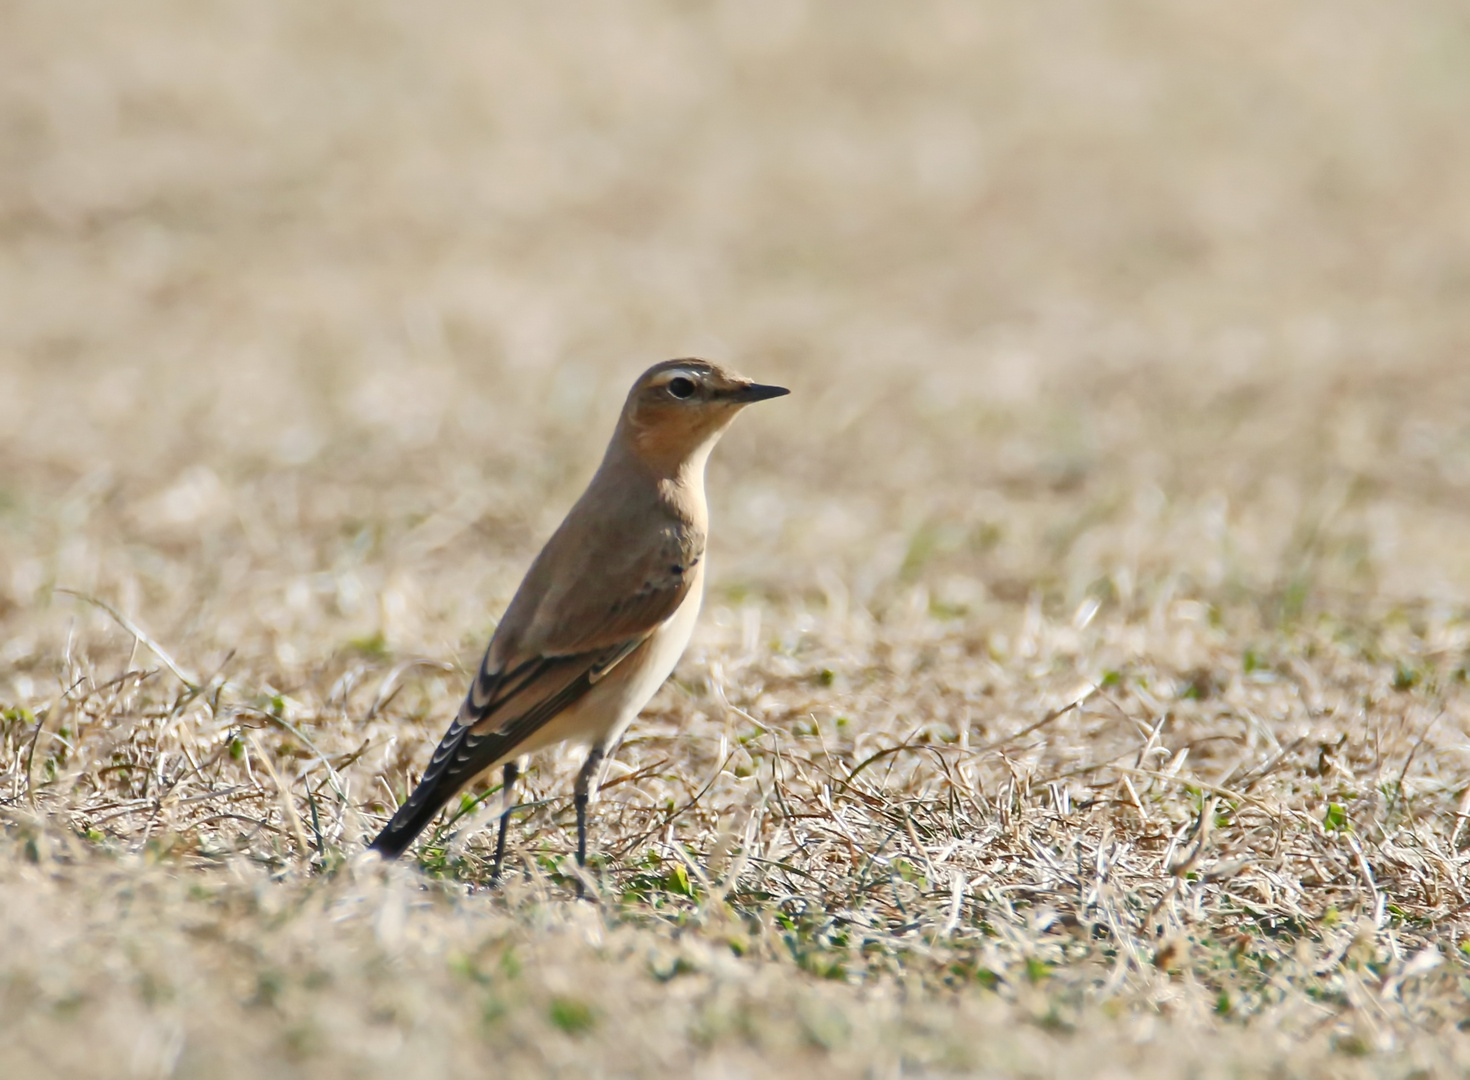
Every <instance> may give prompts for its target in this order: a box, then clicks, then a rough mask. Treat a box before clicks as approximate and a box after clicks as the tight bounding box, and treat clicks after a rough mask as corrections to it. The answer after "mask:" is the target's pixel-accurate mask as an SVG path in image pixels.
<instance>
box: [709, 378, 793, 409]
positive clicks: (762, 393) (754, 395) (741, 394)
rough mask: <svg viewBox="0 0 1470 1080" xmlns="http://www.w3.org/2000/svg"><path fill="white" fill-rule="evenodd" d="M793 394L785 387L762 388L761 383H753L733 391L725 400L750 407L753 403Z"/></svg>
mask: <svg viewBox="0 0 1470 1080" xmlns="http://www.w3.org/2000/svg"><path fill="white" fill-rule="evenodd" d="M789 393H791V391H790V390H788V389H786V387H784V386H762V385H761V384H760V383H751V384H750V385H749V386H742V387H741V388H740V389H738V390H732V391H730V393H729V394H727V395H726V396H725V400H727V401H734V402H738V403H739V404H741V405H749V404H750V403H751V402H752V401H765V400H766V399H767V398H773V397H785V396H786V395H787V394H789Z"/></svg>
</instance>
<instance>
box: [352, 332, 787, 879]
mask: <svg viewBox="0 0 1470 1080" xmlns="http://www.w3.org/2000/svg"><path fill="white" fill-rule="evenodd" d="M788 392H789V391H787V390H786V389H784V388H783V387H780V386H762V385H760V384H759V383H753V382H751V381H750V380H749V379H747V378H745V377H743V376H741V375H737V374H736V373H735V372H733V371H731V370H729V369H728V368H724V367H721V366H719V365H718V364H712V363H710V362H709V361H706V360H669V361H666V362H664V363H662V364H655V365H654V366H653V367H651V368H649V369H648V370H647V371H645V372H644V373H643V374H642V375H641V376H640V377H639V378H638V381H637V382H635V383H634V384H633V389H632V391H630V392H629V394H628V400H627V401H626V402H625V403H624V405H623V413H622V416H621V417H620V418H619V420H618V426H617V429H616V430H615V431H614V432H613V437H612V442H611V443H609V444H608V448H607V453H606V454H605V455H604V457H603V459H602V465H601V466H600V467H599V468H598V470H597V473H596V475H594V476H593V477H592V482H591V483H590V484H588V485H587V490H586V491H585V492H583V493H582V497H581V498H580V499H578V500H577V502H576V505H574V506H573V507H572V509H571V512H570V513H568V514H567V516H566V520H565V521H563V522H562V523H561V526H560V527H559V528H558V529H557V530H556V532H555V533H553V534H552V536H551V539H550V540H548V541H547V542H546V546H545V547H544V548H542V549H541V554H540V555H538V556H536V560H535V561H534V562H533V563H532V564H531V568H530V569H529V570H528V571H526V576H525V579H524V580H523V581H522V582H521V585H520V588H519V589H517V590H516V594H515V597H514V598H513V599H512V600H511V602H510V607H508V608H506V611H505V616H504V617H503V618H502V619H501V620H500V625H499V626H497V627H496V628H495V633H494V635H493V636H492V637H491V639H490V647H489V648H488V649H487V650H486V652H485V659H484V661H483V662H482V663H481V664H480V671H479V674H478V675H476V677H475V680H474V682H473V683H472V684H471V685H470V690H469V694H468V695H467V696H466V697H465V701H464V704H463V705H462V706H460V710H459V715H458V716H457V717H456V718H455V721H454V723H453V724H451V725H450V727H449V730H448V731H447V732H446V733H445V735H444V738H443V739H442V740H441V741H440V743H439V748H438V749H437V750H435V751H434V756H433V758H432V759H431V760H430V761H429V766H428V768H427V769H426V770H425V771H424V777H423V779H422V780H420V781H419V785H418V787H417V788H415V789H414V792H413V794H412V795H410V796H409V797H408V801H407V802H405V803H404V804H403V805H402V806H400V807H399V808H398V812H397V813H395V814H394V815H393V819H392V820H391V821H389V822H388V825H387V827H386V828H385V829H384V830H383V831H382V832H381V833H380V834H378V838H377V839H376V840H374V841H373V843H372V849H373V850H374V851H377V852H379V853H381V854H382V855H383V857H384V858H389V859H393V858H397V857H398V856H399V855H401V854H402V853H403V851H404V849H405V848H407V847H408V845H409V844H411V843H412V842H413V839H414V837H416V836H417V835H418V834H419V833H420V832H421V831H422V830H423V828H424V826H426V825H427V824H428V823H429V822H430V821H431V820H432V819H433V817H434V815H435V814H437V813H438V812H439V810H440V808H442V807H443V806H444V804H445V803H447V802H448V801H449V800H450V799H452V798H453V797H454V796H455V794H456V793H458V792H459V791H460V789H462V788H463V787H464V786H465V785H466V784H468V783H470V781H472V780H474V779H475V777H477V776H479V775H480V774H481V773H483V772H484V771H485V770H487V769H491V768H494V767H495V766H496V765H501V764H503V765H504V766H505V773H504V776H505V783H504V788H503V799H504V810H503V811H502V813H501V817H500V832H499V836H498V837H497V839H496V843H495V875H496V876H497V877H498V876H499V873H500V865H501V861H502V860H503V858H504V856H505V833H506V827H507V825H508V823H509V820H510V811H511V802H510V792H511V789H512V787H513V786H514V784H515V781H516V777H517V775H518V774H519V772H520V768H519V766H520V762H521V761H522V760H523V759H524V757H525V755H527V754H530V753H531V752H532V751H534V750H539V749H541V748H542V747H546V746H551V745H552V744H554V743H559V742H562V741H563V740H568V739H570V740H575V741H578V742H585V743H588V744H590V746H591V750H590V752H589V753H588V754H587V760H586V763H585V764H583V766H582V770H581V772H580V773H578V774H577V786H576V794H575V803H576V807H577V862H578V864H579V865H580V864H582V863H584V862H585V861H586V857H587V799H588V793H589V792H590V791H595V790H596V788H597V787H598V785H599V784H600V783H601V774H602V766H603V761H604V758H605V756H606V755H607V754H608V753H610V752H612V751H613V750H615V749H616V748H617V744H618V741H619V740H620V739H621V738H622V736H623V732H624V731H626V730H627V728H628V725H629V724H631V723H632V722H633V720H634V718H636V717H637V715H638V713H639V711H640V710H641V709H642V708H643V706H644V705H646V704H647V703H648V699H649V698H651V697H653V695H654V692H655V691H656V690H658V688H659V687H660V686H661V685H663V681H664V680H665V679H666V678H668V676H669V673H670V672H672V671H673V670H674V665H675V664H676V663H677V662H678V660H679V657H680V655H682V654H683V652H684V648H685V646H686V645H688V644H689V638H690V635H691V634H692V633H693V632H694V620H695V617H696V616H697V615H698V614H699V604H700V600H701V598H702V597H703V594H704V540H705V530H706V528H707V527H708V522H709V511H708V508H707V506H706V504H705V498H704V466H705V462H706V461H707V460H708V459H709V453H710V450H711V449H712V448H713V447H714V445H715V443H716V442H717V441H718V440H719V438H720V436H721V435H722V434H723V433H724V431H725V428H726V427H728V426H729V424H730V421H731V420H733V419H734V418H735V414H736V413H738V412H739V411H740V410H741V409H742V408H744V407H745V406H746V405H749V404H750V403H751V402H753V401H763V400H765V399H766V398H773V397H780V396H781V395H782V394H786V393H788Z"/></svg>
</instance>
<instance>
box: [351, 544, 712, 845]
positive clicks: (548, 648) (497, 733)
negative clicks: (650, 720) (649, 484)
mask: <svg viewBox="0 0 1470 1080" xmlns="http://www.w3.org/2000/svg"><path fill="white" fill-rule="evenodd" d="M550 547H551V545H548V549H549V548H550ZM657 548H658V550H656V551H654V552H653V553H652V554H651V555H650V556H647V557H645V561H646V564H647V572H646V573H645V574H644V575H643V584H642V585H641V586H640V587H638V588H636V589H634V590H633V591H632V592H631V593H627V592H624V593H623V594H622V596H621V597H620V598H619V599H617V600H615V601H613V602H611V603H603V604H601V605H600V606H599V605H597V604H596V603H595V601H593V600H591V598H592V597H595V596H597V595H601V596H604V597H606V596H607V595H609V594H610V593H612V594H615V590H612V589H609V588H607V587H606V585H604V584H603V583H601V582H586V581H582V582H577V583H576V584H579V585H581V586H582V590H581V591H580V592H579V593H576V594H568V593H566V592H562V593H561V594H560V595H561V597H563V598H565V599H562V601H561V603H559V604H556V605H555V606H556V607H557V609H558V610H559V612H560V613H561V618H558V619H557V621H556V624H555V625H554V626H550V627H548V628H547V629H548V630H549V631H551V632H538V623H539V622H540V620H539V618H533V619H532V620H530V625H529V627H528V631H529V632H528V633H525V634H518V635H516V637H519V638H521V639H522V640H524V639H525V638H530V639H531V640H537V639H539V640H540V642H541V644H542V648H541V650H540V651H538V652H537V653H536V654H534V655H530V656H527V655H524V654H523V653H522V652H521V650H520V649H519V648H516V646H518V645H520V644H521V642H520V641H512V640H508V639H509V638H510V633H509V630H510V628H511V627H514V626H516V625H517V624H519V625H525V623H523V622H521V621H520V620H519V619H514V618H513V616H514V615H515V614H516V612H517V606H518V605H520V604H522V603H523V600H524V594H525V593H526V591H527V588H528V587H533V586H534V585H535V584H536V578H537V574H536V570H537V567H536V566H535V565H533V566H532V569H531V572H529V573H528V574H527V575H526V581H525V582H524V583H523V584H522V587H521V592H520V593H518V594H517V596H516V598H515V600H514V601H512V604H511V607H510V609H508V610H507V612H506V617H505V618H504V619H502V620H501V629H500V630H497V632H496V635H495V637H494V638H492V639H491V642H490V647H489V648H488V649H486V651H485V658H484V660H483V661H481V664H480V670H479V672H478V673H477V674H476V676H475V680H474V682H473V683H472V684H471V686H470V690H469V693H468V694H467V695H466V696H465V700H464V704H463V705H462V706H461V707H460V711H459V715H458V716H457V717H456V718H455V720H454V723H453V724H451V725H450V727H449V730H448V731H447V732H445V733H444V738H443V739H441V740H440V742H439V746H438V748H437V749H436V750H435V751H434V756H433V758H432V759H431V760H430V762H429V766H428V768H427V769H426V770H425V771H424V777H423V779H422V780H420V781H419V784H418V786H417V787H416V788H415V789H414V791H413V794H412V795H410V796H409V798H408V800H407V801H406V802H405V803H404V804H403V805H402V806H400V807H399V808H398V811H397V813H395V814H394V815H393V819H392V820H391V821H389V823H388V825H387V827H386V828H384V830H383V831H382V833H381V834H380V835H379V836H378V838H377V839H376V840H374V841H373V844H372V847H373V848H374V849H375V850H377V851H379V852H381V853H382V854H383V855H385V856H386V857H388V858H394V857H396V856H398V855H399V854H401V853H402V852H403V851H404V849H406V848H407V847H408V845H409V844H411V843H412V842H413V839H414V837H416V836H417V835H418V834H419V833H420V832H421V831H422V830H423V828H424V827H425V826H426V825H427V824H428V823H429V822H430V821H431V820H432V819H433V817H434V815H435V814H437V813H438V812H439V810H440V808H442V807H443V806H444V804H445V803H447V802H448V801H449V800H450V799H451V798H453V797H454V795H455V794H456V793H457V792H458V791H459V790H460V789H461V788H463V787H464V786H465V785H466V784H468V783H469V782H470V781H471V780H473V779H474V778H475V777H476V776H478V775H479V774H480V773H481V772H483V771H484V770H485V769H487V768H489V767H490V766H491V765H493V764H495V763H496V762H497V761H503V760H505V759H506V758H508V757H510V756H511V755H512V754H513V753H514V752H515V748H516V747H517V746H518V745H520V744H521V743H523V742H525V740H526V739H527V738H529V737H530V736H531V735H532V734H533V733H535V732H536V731H537V730H538V729H539V728H540V727H541V726H542V725H544V724H546V723H547V722H548V721H550V720H551V719H552V718H553V717H555V716H556V715H557V714H558V713H560V712H562V711H563V710H564V709H566V708H567V707H568V706H570V705H572V704H573V703H574V702H576V701H577V700H578V699H579V698H581V697H582V696H583V695H584V694H586V693H587V692H588V691H589V690H591V689H592V687H593V686H594V685H595V684H596V683H597V682H598V680H600V679H601V678H602V677H603V676H605V675H606V674H607V673H608V672H609V671H611V670H612V669H613V668H614V667H616V666H617V665H618V664H619V663H620V662H622V660H623V659H625V658H626V657H627V656H628V655H629V654H630V653H632V652H633V651H634V650H635V649H637V648H638V647H639V646H640V645H642V644H643V642H644V641H646V640H647V639H648V637H649V635H650V634H652V633H653V631H654V630H656V629H658V627H659V626H660V624H662V623H663V622H664V620H666V619H668V618H669V616H671V615H672V614H673V613H674V612H675V611H677V610H678V608H679V605H680V604H682V603H683V602H684V599H685V598H686V597H687V596H688V595H689V589H690V588H691V586H692V583H693V581H694V579H695V577H696V567H697V565H698V558H699V556H698V555H694V556H693V557H692V558H691V557H689V556H684V555H681V554H680V553H679V552H678V550H677V549H674V550H673V551H670V550H668V549H666V548H664V547H663V545H657ZM545 555H546V552H543V553H542V558H544V557H545ZM675 557H679V558H682V559H683V561H682V562H674V561H672V560H673V558H675ZM541 561H542V560H541V559H538V560H537V562H538V563H540V562H541ZM619 569H621V568H619ZM579 576H580V575H579ZM619 576H620V577H621V576H622V575H619ZM624 580H626V578H624ZM634 580H636V579H634ZM582 597H588V598H589V600H588V601H581V598H582ZM556 599H557V597H554V596H549V595H544V596H543V597H542V598H541V600H542V602H541V604H538V605H537V609H538V610H537V612H536V614H537V616H538V617H539V615H540V610H544V607H545V605H546V604H547V603H548V602H549V601H554V600H556ZM579 601H581V602H579ZM502 631H506V632H505V633H502ZM507 654H510V655H512V656H513V657H514V659H513V660H512V661H510V662H506V661H505V660H503V659H501V658H502V657H505V656H506V655H507Z"/></svg>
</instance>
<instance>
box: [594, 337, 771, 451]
mask: <svg viewBox="0 0 1470 1080" xmlns="http://www.w3.org/2000/svg"><path fill="white" fill-rule="evenodd" d="M790 392H791V391H789V390H787V389H786V388H785V387H782V386H764V385H762V384H760V383H757V382H752V381H751V380H750V379H747V378H746V377H745V376H744V375H739V374H737V373H735V372H734V371H731V370H730V369H729V368H727V367H723V366H721V365H719V364H715V363H711V362H710V361H708V360H695V359H686V360H665V361H664V362H663V363H661V364H655V365H654V366H653V367H651V368H649V369H648V370H647V371H645V372H644V373H643V374H642V375H640V376H639V377H638V381H637V382H635V383H634V384H633V389H632V390H631V391H630V392H629V393H628V400H627V402H626V403H625V404H624V405H623V416H622V420H621V421H620V424H619V426H620V428H621V429H622V431H621V434H622V435H623V437H624V438H625V439H626V440H627V441H628V443H629V444H630V448H631V449H632V450H633V452H634V453H635V454H636V455H637V456H638V458H639V459H640V460H642V461H643V462H644V463H645V464H647V465H649V466H650V467H652V468H654V469H655V470H656V471H658V472H660V473H663V474H669V475H671V474H673V473H674V472H677V471H678V470H679V469H681V468H683V467H686V466H688V465H697V466H700V467H702V466H703V464H704V460H703V459H704V455H707V454H708V453H709V450H710V447H712V446H713V445H714V443H715V440H716V439H718V438H719V437H720V434H721V433H722V432H723V431H724V430H725V428H726V427H728V426H729V424H730V421H731V420H733V419H734V418H735V414H736V413H738V412H739V411H740V410H741V409H743V408H745V406H747V405H749V404H751V403H753V402H756V401H765V400H766V399H767V398H774V397H781V396H782V395H783V394H789V393H790Z"/></svg>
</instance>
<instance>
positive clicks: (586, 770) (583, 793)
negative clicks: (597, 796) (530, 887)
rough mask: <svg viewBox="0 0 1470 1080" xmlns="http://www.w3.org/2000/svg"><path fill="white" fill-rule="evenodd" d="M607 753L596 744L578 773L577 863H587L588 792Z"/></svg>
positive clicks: (576, 800)
mask: <svg viewBox="0 0 1470 1080" xmlns="http://www.w3.org/2000/svg"><path fill="white" fill-rule="evenodd" d="M605 754H606V751H605V750H603V748H602V747H600V746H594V747H593V748H592V751H591V753H589V754H588V755H587V760H586V761H584V762H583V763H582V771H581V772H579V773H578V774H577V788H576V795H575V797H574V801H575V802H576V804H577V865H578V866H586V865H587V799H588V792H589V790H590V789H591V787H592V780H593V778H594V777H595V776H597V774H598V772H599V771H600V770H601V767H602V759H603V756H604V755H605Z"/></svg>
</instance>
